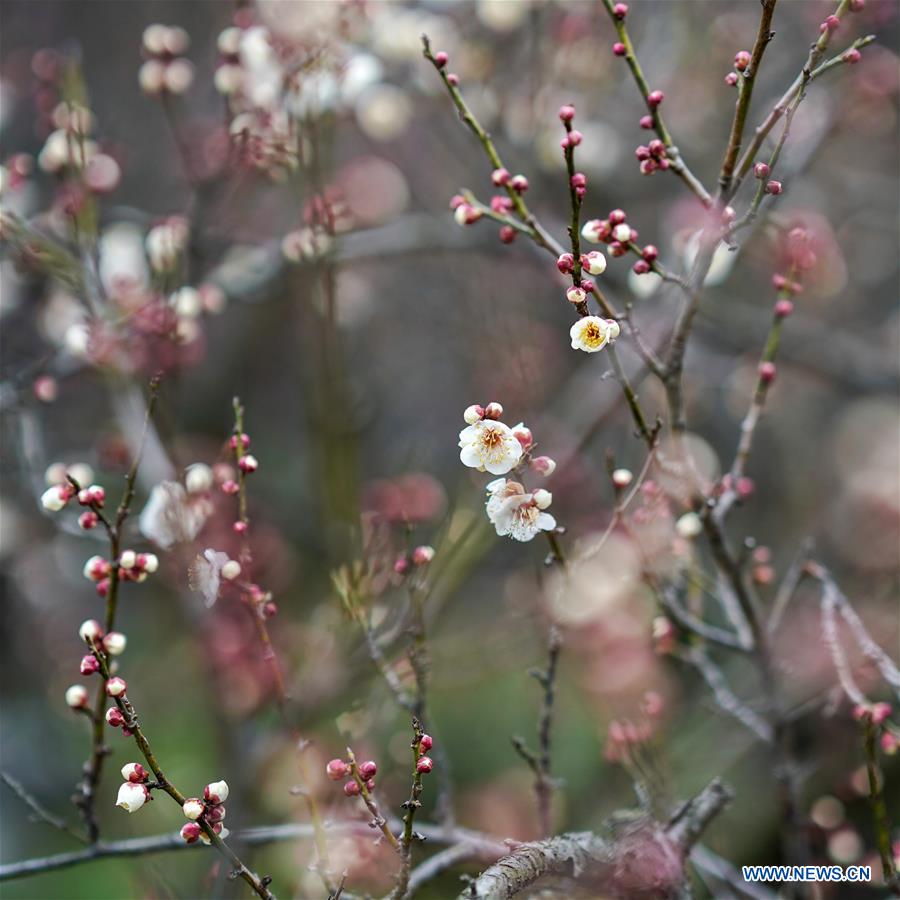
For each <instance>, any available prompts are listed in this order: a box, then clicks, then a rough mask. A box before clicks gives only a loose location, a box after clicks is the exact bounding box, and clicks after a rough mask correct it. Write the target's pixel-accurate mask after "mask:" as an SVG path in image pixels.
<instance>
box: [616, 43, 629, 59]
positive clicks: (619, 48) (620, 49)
mask: <svg viewBox="0 0 900 900" xmlns="http://www.w3.org/2000/svg"><path fill="white" fill-rule="evenodd" d="M612 51H613V54H614V55H615V56H625V55H626V54H627V53H628V48H627V47H626V46H625V45H624V44H623V43H622V42H621V41H616V42H615V43H614V44H613V46H612Z"/></svg>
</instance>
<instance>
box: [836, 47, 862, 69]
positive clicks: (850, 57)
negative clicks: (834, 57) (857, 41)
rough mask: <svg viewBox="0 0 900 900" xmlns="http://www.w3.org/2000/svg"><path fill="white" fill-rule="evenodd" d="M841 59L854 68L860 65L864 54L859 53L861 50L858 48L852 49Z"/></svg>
mask: <svg viewBox="0 0 900 900" xmlns="http://www.w3.org/2000/svg"><path fill="white" fill-rule="evenodd" d="M841 59H842V60H843V61H844V62H845V63H849V64H850V65H851V66H853V65H856V63H858V62H859V61H860V59H862V54H861V53H860V52H859V50H857V49H856V47H851V48H850V49H849V50H847V51H846V52H845V53H844V54H843V55H842V56H841Z"/></svg>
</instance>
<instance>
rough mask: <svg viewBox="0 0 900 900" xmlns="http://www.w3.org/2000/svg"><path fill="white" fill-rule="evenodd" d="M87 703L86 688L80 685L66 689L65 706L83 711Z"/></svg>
mask: <svg viewBox="0 0 900 900" xmlns="http://www.w3.org/2000/svg"><path fill="white" fill-rule="evenodd" d="M88 703H89V696H88V692H87V688H86V687H84V685H81V684H73V685H72V686H71V687H69V688H67V689H66V705H68V706H70V707H71V708H72V709H85V708H86V707H87V705H88Z"/></svg>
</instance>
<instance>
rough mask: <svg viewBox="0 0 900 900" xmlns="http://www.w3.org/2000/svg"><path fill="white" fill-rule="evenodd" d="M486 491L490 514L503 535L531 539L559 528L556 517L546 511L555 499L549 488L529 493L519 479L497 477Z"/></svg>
mask: <svg viewBox="0 0 900 900" xmlns="http://www.w3.org/2000/svg"><path fill="white" fill-rule="evenodd" d="M487 492H488V500H487V504H486V506H485V508H486V511H487V517H488V519H490V521H491V524H492V525H493V526H494V528H495V529H496V531H497V534H499V535H500V536H501V537H504V536H509V537H511V538H512V539H513V540H516V541H530V540H531V539H532V538H534V536H535V535H537V534H539V533H540V532H541V531H552V530H553V529H554V528H556V519H554V518H553V516H551V515H550V513H548V512H544V510H545V509H546V508H547V506H549V505H550V501H551V500H552V496H551V495H550V493H549V491H544V490H541V491H535V492H534V493H533V494H532V493H528V492H527V491H526V490H525V488H524V486H523V485H521V484H519V482H517V481H509V480H507V479H506V478H498V479H496V480H495V481H492V482H490V484H488V485H487Z"/></svg>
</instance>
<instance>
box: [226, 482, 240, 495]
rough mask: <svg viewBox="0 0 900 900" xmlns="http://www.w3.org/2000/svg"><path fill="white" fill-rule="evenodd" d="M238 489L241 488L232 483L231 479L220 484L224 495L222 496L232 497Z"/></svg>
mask: <svg viewBox="0 0 900 900" xmlns="http://www.w3.org/2000/svg"><path fill="white" fill-rule="evenodd" d="M240 489H241V486H240V485H239V484H238V483H237V482H236V481H233V480H232V479H231V478H229V479H227V480H226V481H223V482H222V493H224V494H231V495H234V494H236V493H237V492H238V491H239V490H240Z"/></svg>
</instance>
